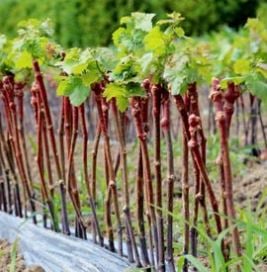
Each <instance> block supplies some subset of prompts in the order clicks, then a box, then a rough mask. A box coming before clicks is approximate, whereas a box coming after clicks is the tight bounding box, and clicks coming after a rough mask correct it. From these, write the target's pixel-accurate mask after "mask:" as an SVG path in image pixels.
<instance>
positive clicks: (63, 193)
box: [58, 98, 70, 235]
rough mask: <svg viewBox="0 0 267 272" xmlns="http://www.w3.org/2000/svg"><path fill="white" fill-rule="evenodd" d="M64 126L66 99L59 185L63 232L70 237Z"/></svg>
mask: <svg viewBox="0 0 267 272" xmlns="http://www.w3.org/2000/svg"><path fill="white" fill-rule="evenodd" d="M64 126H65V111H64V98H62V100H61V112H60V125H59V131H58V136H59V149H60V162H61V169H62V181H61V182H60V184H59V188H60V194H61V203H62V213H61V214H62V220H61V221H62V232H63V233H64V234H66V235H70V229H69V223H68V216H67V213H64V211H66V210H67V203H66V189H65V186H66V167H65V144H64V135H65V132H64Z"/></svg>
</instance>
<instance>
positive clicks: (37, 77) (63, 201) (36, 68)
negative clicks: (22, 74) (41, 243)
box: [33, 60, 69, 233]
mask: <svg viewBox="0 0 267 272" xmlns="http://www.w3.org/2000/svg"><path fill="white" fill-rule="evenodd" d="M33 71H34V74H35V81H36V84H37V85H38V87H39V91H40V96H41V99H42V103H43V106H44V112H45V119H46V124H47V130H48V133H49V138H50V143H51V148H52V154H53V157H54V160H55V164H56V171H57V176H58V180H59V182H60V190H61V214H62V218H61V219H62V226H63V232H64V233H68V232H69V227H68V217H67V210H66V198H65V197H66V195H65V188H64V184H63V182H62V171H61V168H60V160H59V156H58V152H57V146H56V138H55V133H54V129H53V122H52V117H51V113H50V108H49V104H48V99H47V94H46V89H45V84H44V80H43V76H42V74H41V70H40V66H39V63H38V61H37V60H34V61H33Z"/></svg>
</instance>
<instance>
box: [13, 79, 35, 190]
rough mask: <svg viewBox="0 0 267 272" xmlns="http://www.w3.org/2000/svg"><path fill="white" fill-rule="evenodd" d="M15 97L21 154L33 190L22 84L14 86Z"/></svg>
mask: <svg viewBox="0 0 267 272" xmlns="http://www.w3.org/2000/svg"><path fill="white" fill-rule="evenodd" d="M14 88H15V90H14V91H15V96H16V98H17V107H18V119H19V125H18V130H19V135H20V139H21V143H22V152H23V157H24V160H25V164H26V170H27V175H28V179H29V181H30V184H31V187H32V188H33V181H32V175H31V168H30V163H29V156H28V151H27V146H26V140H25V133H24V106H23V102H24V101H23V98H24V84H23V83H16V84H15V86H14Z"/></svg>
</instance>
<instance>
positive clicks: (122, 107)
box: [116, 96, 129, 112]
mask: <svg viewBox="0 0 267 272" xmlns="http://www.w3.org/2000/svg"><path fill="white" fill-rule="evenodd" d="M116 105H117V107H118V109H119V111H121V112H124V111H126V110H127V108H128V106H129V101H128V98H127V97H123V96H119V97H117V98H116Z"/></svg>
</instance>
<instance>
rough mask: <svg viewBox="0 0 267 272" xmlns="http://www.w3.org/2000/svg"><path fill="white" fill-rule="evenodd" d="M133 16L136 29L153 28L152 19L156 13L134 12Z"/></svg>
mask: <svg viewBox="0 0 267 272" xmlns="http://www.w3.org/2000/svg"><path fill="white" fill-rule="evenodd" d="M131 15H132V17H133V18H134V24H135V28H136V29H140V30H143V31H145V32H148V31H150V30H151V28H152V19H153V18H154V17H155V14H154V13H142V12H133V13H132V14H131Z"/></svg>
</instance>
